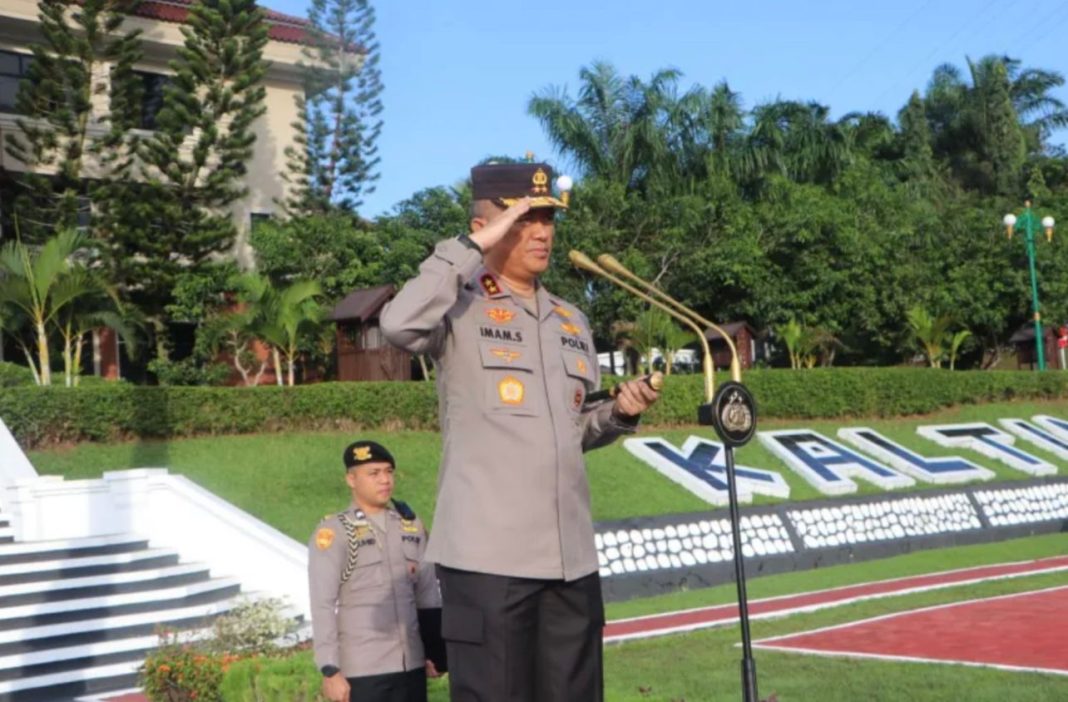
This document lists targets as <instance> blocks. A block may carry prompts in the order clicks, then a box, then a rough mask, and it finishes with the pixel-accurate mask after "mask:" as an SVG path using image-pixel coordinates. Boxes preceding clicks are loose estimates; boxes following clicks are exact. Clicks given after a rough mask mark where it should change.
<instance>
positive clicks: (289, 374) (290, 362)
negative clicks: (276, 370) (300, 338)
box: [286, 349, 297, 387]
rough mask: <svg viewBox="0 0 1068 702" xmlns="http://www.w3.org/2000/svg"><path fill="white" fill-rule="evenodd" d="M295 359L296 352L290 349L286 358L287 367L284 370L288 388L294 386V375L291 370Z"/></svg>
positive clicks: (294, 364)
mask: <svg viewBox="0 0 1068 702" xmlns="http://www.w3.org/2000/svg"><path fill="white" fill-rule="evenodd" d="M296 357H297V352H296V350H295V349H291V350H290V353H289V355H288V356H286V365H287V366H288V368H287V369H286V381H287V382H288V384H289V387H293V386H294V385H296V382H295V380H296V374H295V373H294V372H293V368H294V366H296V360H297V358H296Z"/></svg>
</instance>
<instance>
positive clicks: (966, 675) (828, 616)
mask: <svg viewBox="0 0 1068 702" xmlns="http://www.w3.org/2000/svg"><path fill="white" fill-rule="evenodd" d="M1034 414H1052V415H1055V416H1061V417H1068V402H1063V401H1062V402H1046V403H1038V402H1027V403H1005V404H994V405H975V406H963V407H958V408H954V409H951V410H946V411H943V412H939V413H937V414H932V415H927V416H923V417H909V418H902V419H892V420H857V421H855V422H846V421H766V422H763V423H762V425H761V428H763V429H785V428H802V427H807V428H811V429H815V430H817V431H820V432H823V433H825V434H827V435H828V436H831V437H834V435H835V432H836V430H837V429H838V428H840V427H842V426H849V425H853V426H861V425H863V426H869V427H872V428H874V429H876V430H878V431H880V432H883V433H884V434H886V435H887V436H890V437H891V438H893V439H895V440H897V441H899V442H901V443H902V444H904V445H906V446H908V447H910V448H912V449H914V450H916V451H918V452H919V453H922V454H925V455H931V456H936V455H950V454H954V453H959V454H961V455H965V456H966V457H967V458H969V459H970V460H973V461H974V462H976V463H978V464H980V465H983V466H985V467H987V468H990V469H991V470H993V471H994V472H995V473H996V474H997V476H998V479H999V480H1012V479H1022V478H1026V477H1027V476H1025V475H1024V474H1023V473H1019V472H1017V471H1013V470H1011V469H1008V468H1005V467H1002V466H1001V465H999V464H997V463H994V462H992V461H990V460H989V459H987V458H986V457H984V456H981V455H979V454H977V453H973V452H970V451H954V450H949V449H944V448H941V447H939V446H937V445H936V444H934V443H932V442H929V441H927V440H925V439H922V438H920V437H919V436H918V435H917V434H916V433H915V429H916V426H918V425H920V424H936V423H937V424H941V423H950V422H972V421H985V422H989V423H991V424H996V420H997V419H999V418H1009V417H1023V418H1030V417H1031V416H1032V415H1034ZM646 433H647V434H649V435H658V436H663V437H665V438H667V439H668V440H670V441H672V442H673V443H675V444H676V445H681V444H682V443H683V441H684V440H685V439H686V437H687V436H689V435H691V434H697V435H702V436H709V437H711V436H712V434H711V431H710V430H708V429H706V428H701V427H686V428H672V429H666V430H663V431H660V430H657V429H653V430H647V431H646ZM365 436H366V437H367V438H373V439H376V440H379V441H382V442H383V443H385V444H386V445H387V446H388V447H389V448H390V449H391V450H392V451H393V453H394V455H395V456H396V457H397V459H398V463H399V470H398V485H397V495H398V496H399V497H401V498H402V499H405V500H407V501H409V502H410V503H411V504H412V505H413V506H414V507H415V509H416V510H417V511H418V512H420V513H421V514H422V515H423V516H424V517H425V518H426V519H427V521H428V522H429V521H432V514H433V507H434V492H435V483H436V474H437V463H438V459H439V455H440V449H441V442H440V437H439V435H438V434H436V433H431V432H396V433H390V432H382V431H379V432H369V433H368V434H366V435H365ZM353 438H354V437H353V436H352V435H351V434H348V433H343V432H322V433H278V434H260V435H251V436H226V437H205V438H197V439H182V440H174V441H166V442H136V443H124V444H111V445H104V444H81V445H78V446H74V447H67V448H58V449H52V450H48V451H34V452H31V453H30V460H31V461H32V462H33V464H34V465H35V466H36V467H37V469H38V470H39V471H40V472H41V473H44V474H58V475H64V476H66V477H68V478H89V477H97V476H99V475H100V474H101V473H102V472H103V471H105V470H116V469H123V468H133V467H167V468H170V469H171V470H172V471H173V472H176V473H182V474H184V475H186V476H188V477H190V478H191V479H193V480H195V481H196V482H198V483H199V484H201V485H203V486H205V487H206V488H208V489H210V490H212V491H214V492H216V493H218V494H219V495H221V496H222V497H224V498H226V499H228V500H230V501H232V502H234V503H235V504H237V505H238V506H240V507H242V508H243V509H246V510H248V511H249V512H251V513H252V514H255V515H256V516H258V517H260V518H261V519H263V520H265V521H267V522H268V523H270V524H272V525H274V526H276V527H277V528H279V529H281V530H282V531H284V532H285V533H287V534H289V535H291V536H292V537H294V538H296V539H298V540H301V541H304V540H306V539H307V537H308V535H309V534H310V533H311V531H312V530H313V529H314V527H315V524H316V523H317V521H318V519H319V518H320V517H321V516H322V515H324V514H326V513H328V512H332V511H335V510H337V509H339V508H341V507H343V506H344V505H345V504H346V503H347V493H346V490H345V486H344V482H343V479H342V475H343V471H342V468H341V460H340V456H341V451H342V449H343V448H344V447H345V445H346V444H347V443H348V442H349V441H350V440H351V439H353ZM1020 445H1021V446H1022V447H1023V448H1024V449H1025V450H1027V451H1030V452H1033V453H1035V454H1037V455H1039V456H1042V457H1043V458H1045V459H1046V460H1048V461H1050V462H1051V463H1053V464H1054V465H1061V462H1060V461H1059V460H1058V459H1057V458H1056V457H1055V456H1052V455H1049V454H1046V453H1044V452H1042V451H1040V450H1039V449H1037V448H1036V447H1033V446H1031V445H1028V444H1025V443H1023V442H1021V443H1020ZM509 459H510V457H509V456H507V455H503V456H501V460H502V461H505V460H509ZM738 460H739V463H741V464H743V465H750V466H756V467H761V468H768V469H774V470H779V471H780V472H781V473H782V474H783V476H784V477H785V478H786V480H787V482H788V483H789V484H790V486H791V488H792V496H791V499H792V500H806V499H813V498H816V497H819V496H820V495H819V494H818V493H817V492H816V491H815V490H814V489H813V488H811V487H809V486H808V485H807V484H806V483H804V481H802V480H801V479H800V478H799V477H797V476H796V475H794V474H793V472H792V471H790V470H789V469H788V468H787V467H786V466H785V465H784V464H783V463H782V462H781V461H779V460H778V459H776V458H774V457H773V456H772V455H771V454H770V453H768V452H767V451H765V450H764V449H763V447H761V446H760V445H759V444H758V443H757V442H755V441H754V442H753V443H752V444H750V445H749V446H747V447H746V448H745V449H743V450H742V451H741V452H740V453H739V458H738ZM588 464H589V472H590V482H591V486H592V491H593V505H594V516H595V518H596V519H598V520H606V519H614V518H620V517H627V516H634V515H654V514H668V513H676V512H689V511H702V510H707V509H708V505H706V504H705V503H704V502H702V501H701V500H699V499H698V498H697V497H694V496H693V495H691V494H690V493H689V492H687V491H686V490H684V489H683V488H681V487H679V486H677V485H675V484H674V483H672V482H670V481H668V480H667V479H665V478H663V477H661V476H660V475H659V474H658V473H656V472H655V471H653V470H651V469H650V468H648V467H646V466H644V465H643V464H642V463H641V462H639V461H638V460H637V459H635V458H633V457H631V456H630V454H628V453H627V452H626V451H624V450H623V448H622V447H621V446H620V445H619V444H618V443H617V444H616V445H613V446H611V447H608V448H606V449H602V450H599V451H596V452H593V453H591V454H589V456H588ZM1060 472H1061V474H1062V475H1064V474H1068V466H1064V467H1061V470H1060ZM927 488H928V486H918V487H916V488H914V489H915V490H924V489H927ZM879 492H881V491H879V490H878V489H876V488H873V487H871V486H868V485H866V484H864V483H861V493H862V494H876V493H879ZM758 499H759V501H761V502H771V501H772V500H769V499H767V498H758ZM1065 553H1068V534H1064V533H1062V534H1054V535H1048V536H1041V537H1032V538H1026V539H1017V540H1013V541H1007V542H1002V543H997V544H990V545H983V546H969V547H961V548H953V549H940V550H936V551H922V552H917V553H913V554H908V555H904V556H898V557H895V558H890V559H884V560H879V561H871V562H865V563H861V564H855V565H845V566H835V567H830V568H824V569H820V570H814V571H806V572H800V573H788V574H780V575H773V576H767V577H763V578H759V579H756V580H752V581H751V583H750V588H749V591H750V596H751V597H752V598H759V597H769V596H774V595H780V594H786V593H792V592H801V591H808V590H816V589H823V588H828V587H835V586H839V585H846V584H851V583H859V582H868V581H871V580H879V579H886V578H893V577H901V576H906V575H913V574H918V573H925V572H931V571H936V570H948V569H954V568H964V567H969V566H975V565H983V564H988V563H998V562H1004V561H1012V560H1025V559H1030V558H1040V557H1043V556H1052V555H1062V554H1065ZM1065 582H1066V577H1065V575H1064V574H1063V573H1057V574H1052V575H1040V576H1029V577H1026V578H1016V579H1012V580H1003V581H996V582H991V583H985V584H980V585H974V586H962V587H955V588H949V589H946V590H939V591H933V592H928V593H920V594H916V595H909V596H904V597H892V598H887V599H883V600H875V601H870V602H861V603H856V604H853V605H846V606H842V607H837V608H833V609H829V610H825V611H821V612H814V613H810V614H798V615H794V616H791V617H788V618H786V619H778V620H767V621H755V622H753V634H754V637H755V638H762V637H767V636H776V635H781V634H788V633H792V632H799V631H804V630H808V629H812V628H816V627H820V626H829V625H832V624H837V623H844V622H847V621H852V620H855V619H860V618H865V617H872V616H878V615H880V614H888V613H892V612H896V611H901V610H905V609H911V608H915V607H921V606H927V605H932V604H938V603H942V602H951V601H957V600H961V599H967V598H972V597H982V596H992V595H997V594H1005V593H1011V592H1020V591H1025V590H1032V589H1038V588H1041V587H1049V586H1053V585H1062V584H1064V583H1065ZM732 601H734V588H733V585H730V584H728V585H724V586H720V587H715V588H709V589H704V590H697V591H689V592H679V593H674V594H671V595H665V596H662V597H654V598H646V599H643V600H634V601H631V602H623V603H615V604H611V605H609V606H608V608H607V609H608V611H607V614H608V616H609V618H619V617H626V616H636V615H640V614H648V613H654V612H661V611H668V610H674V609H680V608H688V607H700V606H704V605H711V604H719V603H724V602H732ZM738 640H739V635H738V628H737V627H736V626H732V627H726V628H722V629H714V630H708V631H703V632H696V633H692V634H685V635H677V636H670V637H664V638H659V639H653V640H647V641H636V642H628V643H624V644H620V645H613V646H610V647H608V649H607V650H606V654H605V672H606V675H605V677H606V699H607V700H610V702H617V701H618V702H630V701H648V700H656V701H664V702H668V701H677V702H682V701H685V702H712V701H718V700H738V699H740V696H741V695H740V682H739V680H740V674H739V661H740V658H741V654H740V649H739V648H738V646H737V643H738ZM755 655H756V660H757V670H758V674H759V683H760V691H761V694H762V695H764V696H767V695H769V694H770V693H772V692H775V693H778V696H779V700H780V702H791V701H795V700H796V701H804V702H810V701H812V700H819V701H820V702H839V701H840V702H846V701H847V700H849V701H852V700H858V699H861V700H876V701H881V702H891V701H893V702H898V701H901V700H920V701H930V702H935V701H936V700H937V701H941V700H953V699H967V700H969V701H970V702H971V701H984V702H985V701H989V702H994V700H998V701H1000V700H1007V699H1012V700H1023V701H1027V702H1030V701H1035V702H1038V701H1043V702H1046V701H1048V702H1053V701H1055V700H1056V701H1060V700H1068V677H1062V676H1048V675H1037V674H1033V673H1014V672H1005V671H995V670H986V669H976V668H968V667H963V666H953V665H936V664H921V663H891V662H883V661H861V660H846V659H831V658H820V657H814V656H803V655H797V654H787V653H778V652H768V651H761V650H758V651H757V652H756V654H755ZM307 664H308V665H309V666H311V665H312V663H311V662H310V659H309V660H308V662H307ZM430 699H431V701H432V702H446V701H447V700H448V692H447V686H446V685H445V684H444V683H443V682H440V681H438V682H434V683H432V684H431V696H430Z"/></svg>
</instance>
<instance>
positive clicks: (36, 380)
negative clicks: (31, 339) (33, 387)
mask: <svg viewBox="0 0 1068 702" xmlns="http://www.w3.org/2000/svg"><path fill="white" fill-rule="evenodd" d="M18 343H19V348H21V349H22V355H23V356H25V357H26V363H28V364H29V366H30V372H31V373H33V382H34V383H36V384H37V385H43V384H44V383H42V382H41V374H40V373H39V372H38V371H37V364H36V363H34V362H33V354H32V353H30V349H29V348H28V347H27V346H26V343H25V342H24V341H23V340H22V339H18Z"/></svg>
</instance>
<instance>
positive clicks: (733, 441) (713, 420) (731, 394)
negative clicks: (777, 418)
mask: <svg viewBox="0 0 1068 702" xmlns="http://www.w3.org/2000/svg"><path fill="white" fill-rule="evenodd" d="M756 418H757V412H756V401H755V400H754V399H753V395H752V393H750V392H749V389H748V388H746V387H745V386H744V385H742V384H741V383H736V382H734V381H730V382H727V383H724V384H723V385H721V386H720V388H719V390H718V391H717V392H716V396H715V397H713V398H712V402H710V403H709V404H707V405H701V406H700V407H698V408H697V423H698V424H703V425H705V426H709V425H711V426H712V428H714V429H715V430H716V434H717V435H718V436H719V438H720V439H721V440H722V441H723V443H724V444H726V445H727V446H735V447H737V446H744V445H745V444H747V443H749V440H750V439H752V438H753V434H755V433H756Z"/></svg>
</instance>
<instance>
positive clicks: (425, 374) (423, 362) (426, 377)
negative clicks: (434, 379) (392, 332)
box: [415, 353, 430, 380]
mask: <svg viewBox="0 0 1068 702" xmlns="http://www.w3.org/2000/svg"><path fill="white" fill-rule="evenodd" d="M415 357H416V358H418V359H419V368H420V369H421V370H422V371H423V380H430V369H429V368H427V367H426V356H425V355H423V354H421V353H417V354H416V355H415Z"/></svg>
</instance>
